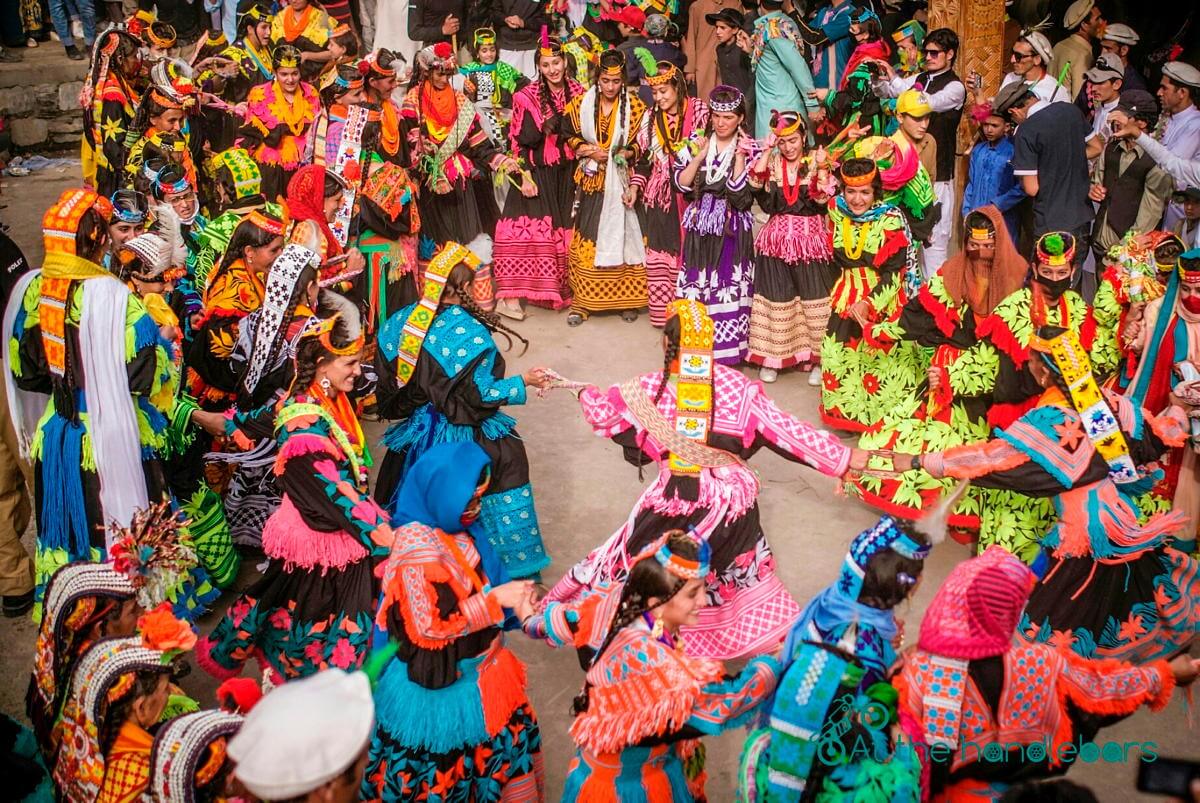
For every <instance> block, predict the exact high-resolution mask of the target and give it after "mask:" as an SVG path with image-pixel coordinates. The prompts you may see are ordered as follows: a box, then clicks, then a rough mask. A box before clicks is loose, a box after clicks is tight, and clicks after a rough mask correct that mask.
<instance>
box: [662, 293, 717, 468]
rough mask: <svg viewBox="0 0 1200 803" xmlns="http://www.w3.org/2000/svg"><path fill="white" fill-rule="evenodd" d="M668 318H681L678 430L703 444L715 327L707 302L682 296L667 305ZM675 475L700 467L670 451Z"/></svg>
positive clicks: (708, 420)
mask: <svg viewBox="0 0 1200 803" xmlns="http://www.w3.org/2000/svg"><path fill="white" fill-rule="evenodd" d="M666 312H667V319H668V320H669V319H670V318H672V317H678V318H679V381H678V384H677V386H676V388H675V431H676V433H678V434H679V435H682V436H683V437H685V438H690V439H693V440H697V441H699V442H700V443H704V442H705V440H706V439H707V437H708V430H709V427H710V426H711V424H712V404H713V398H712V397H713V338H714V337H715V335H716V326H715V325H714V324H713V320H712V318H710V317H709V316H708V311H707V310H706V309H705V308H704V305H703V304H701V303H700V302H698V301H693V300H691V299H679V300H677V301H672V302H671V303H670V304H668V305H667V311H666ZM668 467H669V468H670V470H671V472H672V473H674V474H692V475H695V474H699V473H700V466H698V465H696V464H695V463H691V462H689V461H687V460H684V459H683V458H682V457H680V456H679V455H677V454H675V453H673V452H672V453H671V456H670V459H669V460H668Z"/></svg>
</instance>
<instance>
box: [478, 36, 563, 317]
mask: <svg viewBox="0 0 1200 803" xmlns="http://www.w3.org/2000/svg"><path fill="white" fill-rule="evenodd" d="M537 69H538V79H537V81H536V82H534V83H533V84H530V85H529V86H527V87H525V88H524V89H522V90H520V91H519V92H517V94H515V95H513V103H512V107H513V112H512V124H511V126H510V127H509V131H508V144H509V148H510V150H511V152H512V154H513V155H514V156H515V157H516V158H517V159H519V160H520V161H521V163H522V165H523V166H524V167H525V168H526V169H527V170H528V171H529V173H530V174H531V175H532V177H533V185H534V186H533V188H531V189H534V190H535V192H534V194H533V195H528V194H527V191H526V190H525V183H523V184H522V191H521V192H510V193H508V198H507V200H506V201H505V202H504V213H503V214H502V215H501V216H500V221H499V222H498V223H497V224H496V246H495V249H494V251H493V256H494V257H495V260H496V263H495V280H496V298H497V299H498V302H499V303H498V305H497V307H496V311H497V312H499V313H500V314H501V315H506V316H508V317H510V318H515V319H516V320H522V319H523V318H524V317H525V312H524V311H523V309H522V307H521V303H522V302H523V301H532V302H533V303H534V304H539V305H546V306H549V307H550V308H551V309H562V308H563V307H565V306H566V305H567V304H568V303H570V299H571V286H570V282H569V280H568V276H567V248H568V246H569V245H570V243H571V233H572V229H571V202H572V201H573V200H574V197H575V188H574V185H573V184H572V181H571V174H572V173H573V172H574V170H575V163H574V160H575V154H574V152H573V151H572V150H571V148H570V147H569V146H568V145H567V144H566V141H565V140H564V138H563V136H562V134H561V131H562V126H563V113H564V111H565V109H566V107H567V104H569V103H570V102H571V100H572V98H576V97H578V96H579V95H582V94H583V87H582V86H580V85H579V84H578V83H576V82H575V81H574V80H573V79H571V78H569V77H568V76H567V68H566V59H565V58H564V57H563V52H562V48H561V46H560V45H559V44H558V42H556V41H551V40H550V39H548V38H546V37H545V36H543V39H542V45H541V47H539V48H538V52H537Z"/></svg>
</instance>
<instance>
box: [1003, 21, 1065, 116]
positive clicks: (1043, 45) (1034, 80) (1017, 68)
mask: <svg viewBox="0 0 1200 803" xmlns="http://www.w3.org/2000/svg"><path fill="white" fill-rule="evenodd" d="M1053 58H1054V54H1053V50H1052V49H1051V47H1050V40H1049V39H1047V38H1046V37H1045V35H1044V34H1042V33H1040V32H1039V31H1035V30H1032V29H1029V28H1026V29H1024V30H1022V31H1021V34H1020V36H1018V37H1017V41H1015V42H1013V46H1012V50H1010V51H1009V52H1008V63H1009V65H1010V66H1011V67H1012V72H1009V73H1005V75H1004V80H1003V81H1001V82H1000V89H1001V90H1003V89H1004V88H1005V87H1007V86H1008V85H1009V84H1012V83H1014V82H1017V81H1024V82H1025V83H1027V84H1029V85H1030V86H1032V88H1033V94H1034V95H1036V96H1037V98H1038V100H1044V101H1046V102H1047V103H1060V102H1061V103H1070V102H1071V95H1069V94H1067V90H1066V88H1065V87H1061V86H1059V85H1058V81H1057V80H1056V76H1053V75H1051V74H1050V72H1049V69H1050V62H1051V61H1052V60H1053ZM1081 111H1082V110H1081Z"/></svg>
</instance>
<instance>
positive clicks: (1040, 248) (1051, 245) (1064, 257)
mask: <svg viewBox="0 0 1200 803" xmlns="http://www.w3.org/2000/svg"><path fill="white" fill-rule="evenodd" d="M1037 260H1038V262H1040V263H1041V264H1043V265H1050V266H1052V267H1058V266H1061V265H1069V264H1071V263H1072V262H1074V261H1075V237H1074V236H1073V235H1071V234H1068V233H1067V232H1065V231H1051V232H1047V233H1046V234H1043V235H1042V236H1041V237H1040V238H1039V239H1038V241H1037Z"/></svg>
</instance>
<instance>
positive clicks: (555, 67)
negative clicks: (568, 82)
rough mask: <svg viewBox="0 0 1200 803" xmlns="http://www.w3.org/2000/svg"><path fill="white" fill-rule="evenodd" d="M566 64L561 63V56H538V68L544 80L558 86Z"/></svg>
mask: <svg viewBox="0 0 1200 803" xmlns="http://www.w3.org/2000/svg"><path fill="white" fill-rule="evenodd" d="M565 68H566V65H565V64H564V63H563V58H562V56H541V57H540V58H538V69H539V70H541V73H542V75H543V76H544V77H545V79H546V81H548V82H549V83H550V84H552V85H554V86H558V85H559V84H561V83H562V80H563V71H564V70H565Z"/></svg>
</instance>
